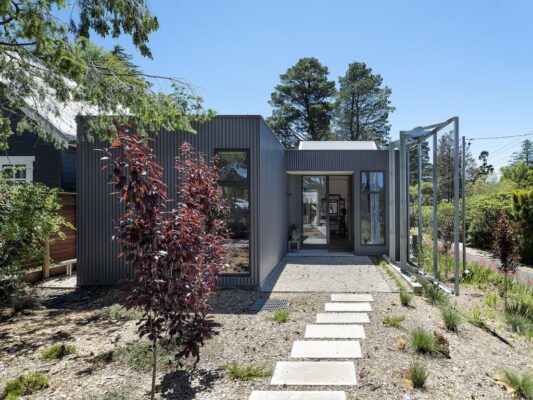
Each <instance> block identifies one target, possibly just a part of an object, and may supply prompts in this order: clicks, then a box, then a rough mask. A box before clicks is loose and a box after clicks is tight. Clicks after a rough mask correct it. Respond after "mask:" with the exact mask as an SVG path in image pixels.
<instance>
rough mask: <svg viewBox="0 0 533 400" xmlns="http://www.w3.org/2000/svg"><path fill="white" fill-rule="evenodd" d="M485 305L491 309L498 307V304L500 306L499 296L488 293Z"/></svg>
mask: <svg viewBox="0 0 533 400" xmlns="http://www.w3.org/2000/svg"><path fill="white" fill-rule="evenodd" d="M485 304H486V305H488V306H489V307H496V304H498V296H496V295H495V294H492V293H487V294H486V295H485Z"/></svg>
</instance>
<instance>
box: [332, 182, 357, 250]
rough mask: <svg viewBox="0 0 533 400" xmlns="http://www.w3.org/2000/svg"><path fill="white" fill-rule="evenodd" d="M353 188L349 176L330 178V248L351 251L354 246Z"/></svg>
mask: <svg viewBox="0 0 533 400" xmlns="http://www.w3.org/2000/svg"><path fill="white" fill-rule="evenodd" d="M351 211H352V207H351V186H350V177H349V176H337V175H332V176H328V232H329V242H328V245H329V246H328V247H329V248H332V249H349V248H351V247H353V245H352V229H351V223H350V221H351V218H352V216H351V215H352V213H351Z"/></svg>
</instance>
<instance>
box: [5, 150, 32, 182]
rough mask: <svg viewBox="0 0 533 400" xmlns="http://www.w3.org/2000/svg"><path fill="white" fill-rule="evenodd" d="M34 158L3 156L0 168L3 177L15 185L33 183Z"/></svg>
mask: <svg viewBox="0 0 533 400" xmlns="http://www.w3.org/2000/svg"><path fill="white" fill-rule="evenodd" d="M34 161H35V157H34V156H7V157H6V156H2V157H0V168H1V170H2V173H3V176H4V177H5V178H6V179H7V180H9V181H11V182H14V183H18V182H31V181H33V162H34Z"/></svg>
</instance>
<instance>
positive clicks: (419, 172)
mask: <svg viewBox="0 0 533 400" xmlns="http://www.w3.org/2000/svg"><path fill="white" fill-rule="evenodd" d="M423 240H424V238H423V233H422V142H420V143H418V257H417V259H418V266H419V267H420V266H421V262H420V260H421V257H422V241H423Z"/></svg>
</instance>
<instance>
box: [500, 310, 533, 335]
mask: <svg viewBox="0 0 533 400" xmlns="http://www.w3.org/2000/svg"><path fill="white" fill-rule="evenodd" d="M505 320H506V321H507V324H508V325H509V328H511V331H512V332H516V333H520V334H525V333H526V331H527V330H528V328H529V326H530V323H529V320H528V319H527V318H525V317H524V316H522V315H520V314H512V313H509V312H507V313H505Z"/></svg>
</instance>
